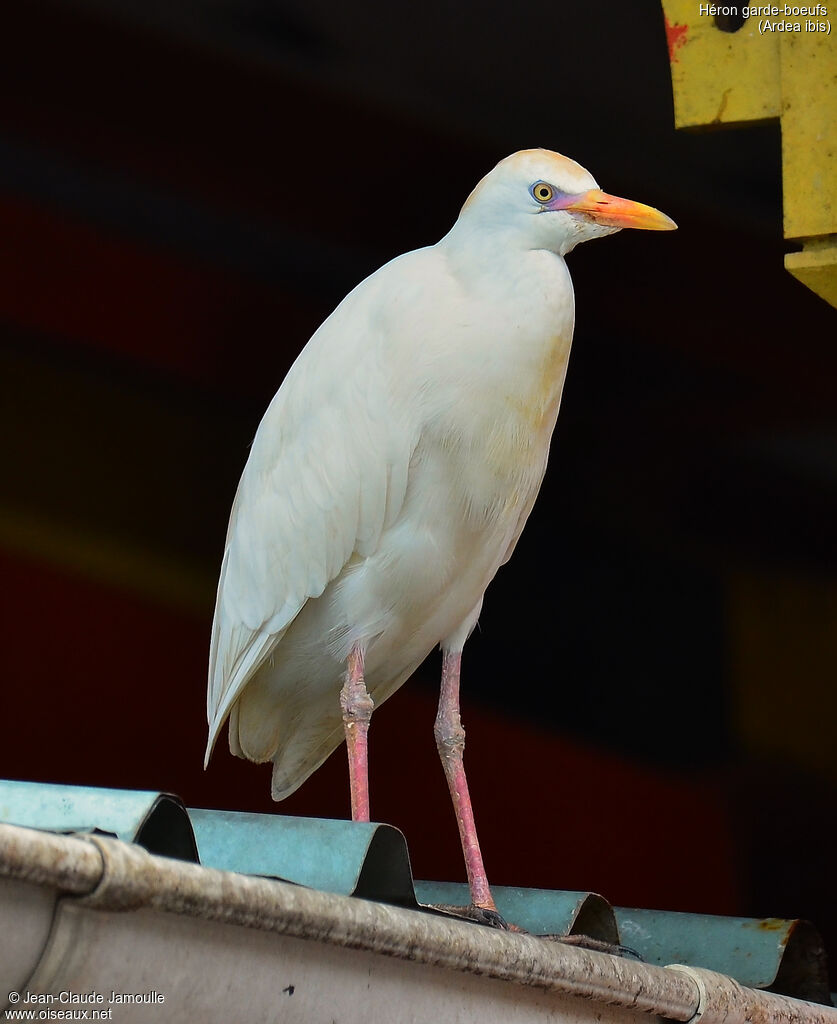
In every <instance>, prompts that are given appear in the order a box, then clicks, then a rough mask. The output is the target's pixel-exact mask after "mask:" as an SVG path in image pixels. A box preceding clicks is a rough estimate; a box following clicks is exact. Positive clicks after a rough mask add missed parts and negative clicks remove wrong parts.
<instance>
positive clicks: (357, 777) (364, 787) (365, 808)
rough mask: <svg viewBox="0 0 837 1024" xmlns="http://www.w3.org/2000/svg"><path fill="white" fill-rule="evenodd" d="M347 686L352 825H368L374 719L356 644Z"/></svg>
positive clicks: (345, 717)
mask: <svg viewBox="0 0 837 1024" xmlns="http://www.w3.org/2000/svg"><path fill="white" fill-rule="evenodd" d="M347 664H348V669H347V672H346V682H345V684H344V685H343V689H342V690H341V691H340V707H341V708H342V709H343V728H344V729H345V730H346V747H347V748H348V751H349V787H350V789H351V794H352V821H369V770H368V757H367V743H366V737H367V733H368V732H369V720H370V718H371V717H372V708H373V707H374V704H373V703H372V698H371V697H370V696H369V694H368V693H367V692H366V683H365V682H364V681H363V651H362V650H361V649H360V648H359V647H358V646H357V644H355V646H354V647H352V649H351V651H349V658H348V663H347Z"/></svg>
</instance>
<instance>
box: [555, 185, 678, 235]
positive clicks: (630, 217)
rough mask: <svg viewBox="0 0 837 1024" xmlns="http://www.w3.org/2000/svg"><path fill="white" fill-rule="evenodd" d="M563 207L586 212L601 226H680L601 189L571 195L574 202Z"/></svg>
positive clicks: (650, 228)
mask: <svg viewBox="0 0 837 1024" xmlns="http://www.w3.org/2000/svg"><path fill="white" fill-rule="evenodd" d="M560 208H561V209H562V210H569V211H570V212H571V213H586V214H587V215H588V216H589V217H592V218H593V220H595V221H597V222H598V223H599V224H605V225H607V226H608V227H614V228H644V229H645V230H646V231H674V229H675V228H676V227H677V225H676V224H675V223H674V221H673V220H672V219H671V217H666V215H665V214H664V213H660V211H659V210H655V209H654V207H653V206H645V205H644V204H643V203H635V202H633V201H632V200H630V199H620V198H619V197H618V196H611V195H608V194H607V192H602V191H601V189H598V188H591V189H590V191H589V192H582V193H581V195H580V196H572V197H571V202H569V203H567V204H566V205H564V203H563V202H562V203H561V206H560Z"/></svg>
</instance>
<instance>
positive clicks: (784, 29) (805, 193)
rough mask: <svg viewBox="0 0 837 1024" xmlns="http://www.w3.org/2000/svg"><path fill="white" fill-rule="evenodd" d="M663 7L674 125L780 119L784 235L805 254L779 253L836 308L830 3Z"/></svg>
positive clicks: (679, 0)
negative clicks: (800, 245)
mask: <svg viewBox="0 0 837 1024" xmlns="http://www.w3.org/2000/svg"><path fill="white" fill-rule="evenodd" d="M786 9H787V10H788V11H789V12H790V13H787V14H786V13H785V10H786ZM663 10H664V13H665V19H666V33H667V35H668V46H669V58H670V61H671V80H672V86H673V89H674V119H675V123H676V125H677V127H678V128H699V127H709V128H711V127H713V126H715V125H721V124H725V125H730V124H741V123H743V122H747V121H764V120H768V119H771V118H774V117H778V118H779V119H780V120H781V126H782V164H783V170H782V177H783V191H784V230H785V237H786V238H789V239H793V240H794V241H798V242H801V243H802V251H801V252H793V253H788V254H787V255H786V256H785V267H786V268H787V269H788V270H789V271H790V273H791V274H793V275H794V277H796V278H797V279H798V280H800V281H801V282H802V283H803V284H805V285H806V286H807V287H808V288H810V289H811V290H812V291H814V292H816V293H817V294H818V295H820V296H821V297H822V298H824V299H825V300H826V301H827V302H830V303H831V305H832V306H837V43H835V41H834V40H832V38H831V29H832V19H831V14H832V11H831V5H826V4H807V5H801V4H795V5H785V4H778V5H777V4H771V5H762V4H759V5H756V4H753V5H749V6H746V5H738V6H731V5H721V4H710V3H697V2H695V0H663ZM835 10H837V8H835ZM773 11H776V12H777V13H776V14H775V15H774V14H773V13H772V12H773ZM794 11H796V12H799V13H797V14H794V13H793V12H794ZM745 12H748V16H747V17H746V18H745V17H743V15H744V13H745ZM724 28H726V29H735V30H733V31H729V30H727V31H724Z"/></svg>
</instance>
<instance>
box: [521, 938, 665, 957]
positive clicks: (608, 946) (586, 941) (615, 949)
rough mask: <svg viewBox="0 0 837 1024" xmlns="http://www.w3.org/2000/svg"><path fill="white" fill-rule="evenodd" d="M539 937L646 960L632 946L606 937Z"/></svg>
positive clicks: (599, 951) (567, 944) (596, 951)
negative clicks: (606, 939) (607, 939)
mask: <svg viewBox="0 0 837 1024" xmlns="http://www.w3.org/2000/svg"><path fill="white" fill-rule="evenodd" d="M538 938H539V939H547V940H549V941H550V942H563V943H564V945H565V946H578V947H579V948H581V949H592V950H593V951H594V952H595V953H609V954H610V955H611V956H623V957H625V958H626V959H627V960H639V961H640V962H642V963H644V962H645V959H644V957H642V956H641V955H640V954H639V953H637V951H636V950H635V949H631V947H630V946H623V945H621V944H620V943H618V942H606V941H605V940H604V939H594V938H593V937H592V936H591V935H539V936H538Z"/></svg>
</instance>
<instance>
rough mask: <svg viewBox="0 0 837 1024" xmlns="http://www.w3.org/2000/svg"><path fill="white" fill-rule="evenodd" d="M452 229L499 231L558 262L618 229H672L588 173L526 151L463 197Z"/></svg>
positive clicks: (571, 162) (546, 154)
mask: <svg viewBox="0 0 837 1024" xmlns="http://www.w3.org/2000/svg"><path fill="white" fill-rule="evenodd" d="M457 224H462V225H463V226H467V227H469V228H471V229H473V228H481V227H485V228H487V229H489V230H490V229H492V228H493V229H495V230H500V231H502V232H503V233H504V234H506V235H508V234H511V235H512V236H514V237H515V238H517V239H518V240H519V241H520V242H521V243H522V244H523V245H524V246H525V247H526V248H530V249H549V250H551V251H552V252H556V253H560V254H561V255H562V256H563V255H565V254H566V253H568V252H569V251H570V250H571V249H573V248H574V247H575V246H576V245H578V244H579V242H586V241H588V240H589V239H591V238H601V237H602V236H604V235H611V234H613V233H614V232H615V231H620V230H621V229H622V228H645V229H647V230H651V231H671V230H673V229H674V228H676V227H677V225H676V224H675V223H674V221H673V220H671V218H670V217H667V216H666V215H665V214H664V213H660V211H659V210H655V209H654V208H653V207H651V206H645V205H643V204H642V203H635V202H633V201H632V200H630V199H620V198H619V197H618V196H611V195H608V193H607V192H602V191H601V189H600V188H599V186H598V184H597V183H596V180H595V179H594V178H593V176H592V175H591V174H590V173H589V171H586V170H585V169H584V168H583V167H582V166H581V165H580V164H577V163H576V162H575V161H574V160H569V159H568V158H567V157H565V156H561V155H560V154H558V153H553V152H551V151H550V150H548V149H526V150H522V151H521V152H519V153H513V154H512V155H511V156H508V157H506V158H505V160H501V161H500V163H499V164H497V166H496V167H495V168H494V169H493V170H492V171H490V172H489V173H488V174H486V176H485V177H484V178H483V179H482V181H481V182H480V183H479V184H478V185H477V187H476V188H475V189H474V191H473V192H472V193H471V195H470V196H469V197H468V199H467V200H466V202H465V205H464V206H463V207H462V212H461V213H460V215H459V221H458V222H457Z"/></svg>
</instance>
